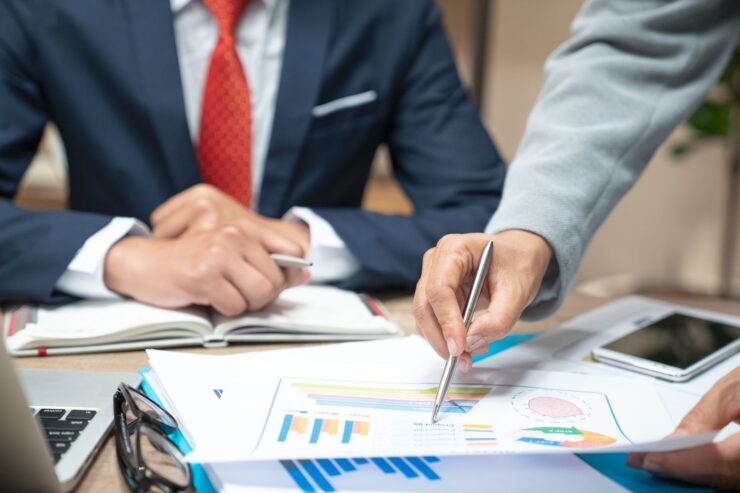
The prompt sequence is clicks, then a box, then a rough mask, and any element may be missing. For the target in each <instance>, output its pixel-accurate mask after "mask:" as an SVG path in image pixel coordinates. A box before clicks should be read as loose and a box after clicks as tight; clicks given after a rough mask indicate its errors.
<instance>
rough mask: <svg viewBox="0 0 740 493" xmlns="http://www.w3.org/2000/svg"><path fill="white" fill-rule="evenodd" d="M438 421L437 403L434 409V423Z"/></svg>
mask: <svg viewBox="0 0 740 493" xmlns="http://www.w3.org/2000/svg"><path fill="white" fill-rule="evenodd" d="M437 421H439V406H438V405H435V406H434V411H432V424H434V423H436V422H437Z"/></svg>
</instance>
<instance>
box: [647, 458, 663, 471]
mask: <svg viewBox="0 0 740 493" xmlns="http://www.w3.org/2000/svg"><path fill="white" fill-rule="evenodd" d="M642 468H643V469H645V470H646V471H648V472H651V473H653V474H660V473H662V472H663V465H662V464H661V463H660V461H658V460H656V459H655V457H651V456H650V455H648V456H646V457H645V460H644V461H642Z"/></svg>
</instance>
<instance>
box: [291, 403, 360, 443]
mask: <svg viewBox="0 0 740 493" xmlns="http://www.w3.org/2000/svg"><path fill="white" fill-rule="evenodd" d="M335 416H336V415H335ZM312 420H313V423H311V421H312ZM342 421H344V423H343V424H342ZM309 428H310V429H311V433H310V435H309V436H308V443H309V444H315V443H318V442H319V440H320V439H321V437H322V436H323V435H328V436H332V437H336V436H338V434H339V430H340V429H341V430H342V432H341V440H342V443H350V440H351V439H352V437H353V436H356V435H358V436H365V437H366V436H368V434H369V433H370V422H369V421H365V420H356V419H347V420H342V419H339V418H338V417H337V418H335V417H320V418H319V417H316V418H310V417H308V416H307V413H306V411H300V412H299V413H297V414H296V413H286V414H285V415H284V416H283V420H282V425H281V426H280V432H279V433H278V436H277V441H278V442H285V441H287V439H288V437H289V436H290V435H291V434H295V435H305V434H306V432H307V430H308V429H309Z"/></svg>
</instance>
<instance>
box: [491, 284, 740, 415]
mask: <svg viewBox="0 0 740 493" xmlns="http://www.w3.org/2000/svg"><path fill="white" fill-rule="evenodd" d="M676 310H680V311H681V312H682V313H688V314H693V315H695V316H698V317H702V316H704V317H711V318H716V319H720V320H723V321H725V322H727V323H729V324H733V325H740V318H738V317H733V316H730V315H721V314H718V313H716V312H707V311H704V310H696V309H691V308H687V307H684V306H678V305H674V304H671V303H666V302H662V301H658V300H653V299H650V298H645V297H640V296H629V297H627V298H623V299H620V300H618V301H615V302H613V303H609V304H607V305H604V306H602V307H600V308H597V309H596V310H592V311H590V312H588V313H585V314H584V315H581V316H579V317H576V318H574V319H572V320H570V321H568V322H566V323H564V324H563V325H562V326H561V327H559V328H557V329H553V330H550V331H548V332H545V333H544V334H541V335H539V336H537V337H535V338H534V339H532V340H530V341H527V342H525V343H522V344H519V345H517V346H515V347H513V348H511V349H509V350H507V351H504V352H503V353H501V354H497V355H495V356H493V357H491V358H488V359H486V360H484V361H482V362H480V364H479V366H480V367H488V368H507V369H508V368H522V369H533V370H543V371H567V372H578V373H585V374H590V375H615V376H621V377H624V378H630V379H632V380H634V381H650V382H653V384H654V385H655V387H656V389H657V391H658V393H659V395H660V397H661V400H662V401H663V402H664V403H665V406H666V408H667V409H668V411H669V413H670V414H671V417H672V419H673V420H674V421H675V422H676V424H678V422H680V420H681V419H682V418H683V416H684V415H685V414H686V413H687V412H688V411H689V410H690V409H691V408H692V407H693V406H694V405H695V404H696V403H697V402H698V401H699V399H700V397H701V396H702V395H703V394H704V393H706V392H707V391H708V390H709V389H710V388H711V387H712V385H714V383H715V382H716V381H717V380H719V379H720V378H721V377H722V376H724V375H726V374H727V373H729V372H730V371H732V370H733V369H735V368H737V367H738V366H740V353H738V354H736V355H734V356H731V357H730V358H728V359H726V360H725V361H722V362H721V363H719V364H717V365H715V366H714V367H712V368H710V369H708V370H707V371H705V372H703V373H701V374H699V375H697V376H696V377H694V378H692V379H691V380H689V381H687V382H683V383H674V382H668V381H665V380H660V379H655V378H652V377H647V376H642V375H640V374H638V373H635V372H632V371H629V370H624V369H621V368H617V367H614V366H610V365H607V364H604V363H599V362H596V361H595V360H594V359H593V358H591V350H592V349H594V348H596V347H598V346H600V345H602V344H605V343H607V342H609V341H610V340H613V339H615V338H617V337H620V336H622V335H624V334H626V333H628V332H630V331H633V330H635V328H636V327H637V326H640V325H643V324H644V323H645V322H646V321H647V320H658V319H660V318H663V317H665V316H667V315H669V314H670V313H672V312H675V311H676Z"/></svg>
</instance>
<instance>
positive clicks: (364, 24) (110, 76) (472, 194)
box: [0, 0, 505, 301]
mask: <svg viewBox="0 0 740 493" xmlns="http://www.w3.org/2000/svg"><path fill="white" fill-rule="evenodd" d="M366 91H375V93H376V94H377V96H378V97H377V99H376V100H375V101H373V102H371V103H369V104H364V105H361V106H357V107H354V108H347V109H344V110H340V111H337V112H334V113H331V114H328V115H325V116H319V117H316V116H314V115H313V114H312V109H313V108H314V107H315V106H317V105H320V104H322V103H325V102H329V101H333V100H335V99H338V98H342V97H345V96H349V95H354V94H358V93H362V92H366ZM49 121H52V122H54V123H55V124H56V125H57V126H58V128H59V131H60V133H61V136H62V138H63V141H64V144H65V148H66V152H67V156H68V161H69V210H67V211H28V210H24V209H21V208H19V207H17V206H15V205H14V204H13V203H12V199H13V197H14V195H15V194H16V192H17V189H18V183H19V180H20V179H21V176H22V175H23V173H24V171H25V170H26V168H27V167H28V164H29V162H30V161H31V158H32V156H33V155H34V153H35V151H36V148H37V145H38V143H39V139H40V136H41V134H42V130H43V128H44V126H45V124H46V123H47V122H49ZM381 144H387V145H388V147H389V149H390V154H391V157H392V161H393V167H394V171H395V176H396V178H397V179H398V180H399V182H400V183H401V185H402V187H403V188H404V190H405V191H406V193H407V194H408V196H409V197H410V199H411V201H412V202H413V205H414V214H413V215H411V216H391V215H384V214H379V213H374V212H368V211H363V210H361V209H360V203H361V200H362V195H363V191H364V188H365V184H366V181H367V178H368V172H369V169H370V164H371V162H372V160H373V156H374V155H375V152H376V150H377V148H378V146H379V145H381ZM504 174H505V166H504V163H503V162H502V160H501V158H500V157H499V155H498V154H497V152H496V149H495V148H494V145H493V143H492V142H491V140H490V138H489V136H488V135H487V133H486V131H485V130H484V128H483V126H482V124H481V122H480V119H479V116H478V114H477V111H476V109H475V108H474V106H473V105H472V103H471V102H470V100H469V98H468V96H467V94H466V92H465V90H464V89H463V87H462V86H461V83H460V80H459V78H458V75H457V72H456V69H455V65H454V62H453V58H452V55H451V52H450V49H449V46H448V43H447V40H446V38H445V35H444V31H443V28H442V26H441V20H440V13H439V10H438V9H437V7H435V5H434V4H433V3H432V2H431V1H428V0H403V1H398V0H292V1H291V6H290V11H289V19H288V32H287V39H286V45H285V51H284V59H283V68H282V73H281V78H280V84H279V89H278V97H277V103H276V108H275V118H274V124H273V130H272V137H271V141H270V146H269V150H268V156H267V161H266V166H265V172H264V182H263V184H262V190H261V195H260V202H259V204H258V212H259V213H261V214H264V215H267V216H273V217H279V216H281V215H282V214H284V213H285V212H286V211H287V210H288V209H289V208H290V207H291V206H295V205H301V206H307V207H311V208H314V209H315V210H316V211H317V213H318V214H319V215H321V216H322V217H324V218H325V219H326V220H328V221H329V222H330V223H331V225H332V226H333V227H334V229H335V230H336V232H337V233H338V234H339V236H340V237H341V238H342V239H343V240H344V241H345V242H346V244H347V246H348V248H349V249H350V250H351V251H352V253H353V254H354V255H355V257H356V258H357V260H358V261H359V263H360V265H361V270H360V272H359V273H358V274H357V275H356V276H353V278H351V279H348V280H346V282H344V283H343V285H344V286H345V287H350V288H362V289H372V288H380V287H389V286H413V284H414V283H415V282H416V280H417V278H418V276H419V273H420V269H421V259H422V255H423V253H424V251H425V250H426V249H427V248H429V247H431V246H433V245H434V244H435V243H436V241H437V240H438V239H439V238H440V237H441V236H443V235H444V234H447V233H453V232H458V233H463V232H470V231H480V230H482V229H483V228H484V226H485V224H486V222H487V221H488V219H489V218H490V216H491V214H492V213H493V212H494V210H495V208H496V207H497V205H498V202H499V200H500V194H501V190H502V185H503V179H504ZM200 181H201V177H200V173H199V170H198V163H197V161H196V155H195V152H194V148H193V144H192V142H191V139H190V135H189V133H188V126H187V121H186V116H185V106H184V101H183V94H182V87H181V81H180V72H179V68H178V59H177V52H176V47H175V35H174V31H173V19H172V13H171V11H170V5H169V1H168V0H74V1H68V0H0V301H7V300H24V301H53V300H54V299H55V298H57V296H58V295H59V293H56V292H55V291H54V286H55V284H56V281H57V279H58V278H59V277H60V276H61V274H62V273H63V272H64V270H65V269H66V267H67V265H68V263H69V262H70V261H71V259H72V258H73V257H74V255H75V254H76V252H77V250H78V249H79V248H80V247H81V245H82V244H83V243H84V241H85V240H86V239H87V238H88V237H89V236H91V235H92V234H94V233H95V232H96V231H97V230H99V229H100V228H102V227H103V226H105V225H106V224H107V223H108V221H110V219H111V218H112V217H113V216H134V217H137V218H139V219H141V220H144V221H147V220H148V218H149V215H150V214H151V212H152V210H153V209H154V208H155V207H157V206H158V205H159V204H161V203H162V202H164V201H165V200H167V199H168V198H169V197H171V196H173V195H174V194H176V193H178V192H180V191H182V190H185V189H186V188H188V187H190V186H192V185H194V184H197V183H199V182H200Z"/></svg>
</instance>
